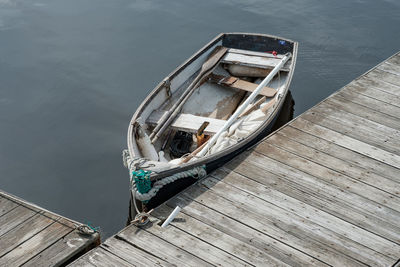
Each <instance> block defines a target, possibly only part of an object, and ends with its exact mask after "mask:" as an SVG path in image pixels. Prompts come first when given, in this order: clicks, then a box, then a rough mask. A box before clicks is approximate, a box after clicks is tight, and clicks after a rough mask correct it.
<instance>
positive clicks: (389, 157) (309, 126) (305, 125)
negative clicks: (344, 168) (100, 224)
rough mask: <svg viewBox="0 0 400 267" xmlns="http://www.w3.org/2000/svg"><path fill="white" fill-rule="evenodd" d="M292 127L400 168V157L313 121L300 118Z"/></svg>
mask: <svg viewBox="0 0 400 267" xmlns="http://www.w3.org/2000/svg"><path fill="white" fill-rule="evenodd" d="M290 125H291V126H292V127H295V128H298V129H300V130H302V131H304V132H307V133H310V134H312V135H317V136H319V137H321V138H323V139H325V140H327V141H330V142H332V143H335V144H337V145H340V146H342V147H345V148H348V149H351V150H353V151H355V152H358V153H360V154H363V155H365V156H368V157H371V158H373V159H376V160H379V161H381V162H383V163H386V164H389V165H391V166H393V167H396V168H400V156H399V155H396V154H394V153H390V152H388V151H385V150H383V149H380V148H378V147H375V146H373V145H370V144H367V143H365V142H362V141H360V140H358V139H355V138H352V137H349V136H346V135H344V134H341V133H339V132H336V131H334V130H331V129H328V128H326V127H323V126H321V125H318V124H314V123H312V122H311V121H308V120H305V119H303V117H299V118H297V119H295V120H294V121H293V122H292V123H291V124H290Z"/></svg>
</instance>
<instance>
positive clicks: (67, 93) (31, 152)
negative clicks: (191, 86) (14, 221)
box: [0, 0, 400, 237]
mask: <svg viewBox="0 0 400 267" xmlns="http://www.w3.org/2000/svg"><path fill="white" fill-rule="evenodd" d="M399 28H400V1H398V0H388V1H376V0H368V1H362V0H359V1H354V0H351V1H349V0H346V1H344V0H342V1H325V0H322V1H321V0H305V1H261V0H247V1H238V0H225V1H224V0H221V1H214V2H212V1H207V0H205V1H194V0H187V1H184V0H182V1H174V0H171V1H161V0H159V1H145V0H140V1H127V0H113V1H109V0H51V1H50V0H37V1H36V0H31V1H26V0H0V188H1V189H3V190H5V191H8V192H10V193H13V194H15V195H18V196H20V197H22V198H25V199H27V200H29V201H32V202H34V203H36V204H39V205H41V206H43V207H45V208H47V209H50V210H52V211H55V212H57V213H60V214H62V215H64V216H67V217H70V218H73V219H75V220H78V221H81V222H88V221H90V222H92V223H93V224H94V225H99V226H101V227H102V229H103V237H107V236H109V235H111V234H113V233H115V232H116V231H118V230H119V229H121V228H122V227H123V226H124V223H125V220H126V216H127V213H128V208H127V205H128V200H129V195H128V174H127V170H126V169H124V167H123V166H122V163H121V156H120V154H121V150H122V149H123V148H125V146H126V141H125V140H126V130H127V126H128V123H129V120H130V117H131V115H132V114H133V112H134V111H135V110H136V108H137V106H138V105H139V104H140V102H141V100H142V99H143V98H144V97H145V96H146V95H147V94H148V93H149V91H150V90H151V89H152V88H153V87H154V86H155V85H156V84H157V83H158V82H159V81H161V80H162V79H163V78H164V77H165V76H166V75H167V74H168V73H169V72H171V71H172V70H173V69H174V68H175V67H176V66H178V65H179V64H180V63H182V62H183V60H185V59H186V58H188V57H189V56H190V55H191V54H193V53H194V52H195V51H197V50H198V49H199V48H200V47H201V46H203V45H204V44H205V43H206V42H208V41H209V40H210V39H211V38H213V37H214V36H215V35H216V34H218V33H220V32H229V31H237V32H260V33H269V34H274V35H278V36H282V37H286V38H290V39H293V40H296V41H298V42H299V43H300V45H299V55H298V59H297V66H296V71H295V75H294V78H293V81H292V86H291V91H292V94H293V98H294V99H295V101H296V106H295V109H296V111H295V115H298V114H300V113H302V112H304V111H305V110H306V109H308V108H310V107H311V106H313V105H315V104H316V103H317V102H319V101H320V100H322V99H323V98H325V97H327V96H328V95H330V94H331V93H332V92H334V91H336V90H337V89H339V88H340V87H342V86H343V85H345V84H346V83H348V82H350V81H351V80H352V79H354V78H356V77H357V76H359V75H360V74H362V73H363V72H365V71H366V70H368V69H370V68H371V67H373V66H374V65H376V64H377V63H379V62H380V61H382V60H384V59H385V58H387V57H388V56H390V55H392V54H394V53H395V52H397V51H398V50H399V49H400V34H399V33H400V30H399Z"/></svg>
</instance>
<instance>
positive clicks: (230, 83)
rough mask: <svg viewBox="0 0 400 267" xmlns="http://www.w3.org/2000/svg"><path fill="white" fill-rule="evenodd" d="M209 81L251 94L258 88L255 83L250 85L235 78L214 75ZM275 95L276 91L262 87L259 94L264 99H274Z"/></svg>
mask: <svg viewBox="0 0 400 267" xmlns="http://www.w3.org/2000/svg"><path fill="white" fill-rule="evenodd" d="M209 81H210V82H213V83H217V84H220V85H223V86H227V87H231V88H235V89H240V90H245V91H247V92H253V91H254V90H255V89H256V88H257V86H258V84H256V83H251V82H248V81H245V80H241V79H239V78H236V77H232V76H223V75H216V74H211V75H210V76H209ZM275 94H276V90H275V89H274V88H270V87H264V89H262V90H261V92H260V95H263V96H266V97H274V96H275Z"/></svg>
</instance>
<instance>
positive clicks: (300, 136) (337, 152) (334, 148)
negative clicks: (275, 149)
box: [279, 125, 400, 182]
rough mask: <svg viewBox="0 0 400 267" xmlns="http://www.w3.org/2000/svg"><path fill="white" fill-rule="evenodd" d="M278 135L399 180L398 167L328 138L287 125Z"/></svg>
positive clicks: (399, 170)
mask: <svg viewBox="0 0 400 267" xmlns="http://www.w3.org/2000/svg"><path fill="white" fill-rule="evenodd" d="M279 134H280V135H285V136H286V137H287V138H291V139H292V140H293V141H296V142H298V143H301V144H303V145H306V146H309V147H312V148H314V149H317V150H318V151H321V152H324V153H326V154H329V155H331V156H333V157H336V158H338V159H341V160H343V161H346V162H348V163H350V164H352V165H355V166H359V167H361V168H364V169H365V170H367V171H368V172H372V173H376V174H378V175H380V176H381V177H385V178H389V179H391V180H393V181H395V182H400V169H398V168H395V167H393V166H390V165H387V164H385V163H382V162H381V161H378V160H376V159H374V158H371V157H368V156H364V155H363V154H360V153H357V152H356V151H353V150H351V149H348V148H345V147H342V146H339V145H337V144H335V143H333V142H330V141H328V140H325V139H322V138H319V137H317V136H315V135H311V134H309V133H307V132H303V131H301V130H299V129H297V128H294V127H292V126H291V125H288V126H287V127H285V128H283V129H282V130H280V131H279Z"/></svg>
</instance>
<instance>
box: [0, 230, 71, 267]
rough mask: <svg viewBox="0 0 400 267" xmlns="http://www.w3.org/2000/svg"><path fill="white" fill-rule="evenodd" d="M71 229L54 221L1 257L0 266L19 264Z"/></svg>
mask: <svg viewBox="0 0 400 267" xmlns="http://www.w3.org/2000/svg"><path fill="white" fill-rule="evenodd" d="M71 231H72V230H71V229H68V228H65V227H63V226H62V225H61V224H59V223H54V224H52V225H50V226H49V227H47V228H46V229H44V230H43V231H41V232H39V233H38V234H36V235H35V236H33V237H32V238H30V239H29V240H27V241H26V242H24V243H22V244H20V245H19V246H17V247H16V248H15V249H13V250H12V251H11V252H9V253H7V254H5V255H4V256H3V257H1V258H0V266H20V265H22V264H24V263H25V262H27V261H28V260H30V259H31V258H33V257H34V256H35V255H37V254H39V253H40V252H42V251H43V250H45V249H46V248H48V247H49V246H51V245H52V244H53V243H55V242H56V241H57V240H58V239H61V238H62V237H64V236H65V235H66V234H68V233H69V232H71Z"/></svg>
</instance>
